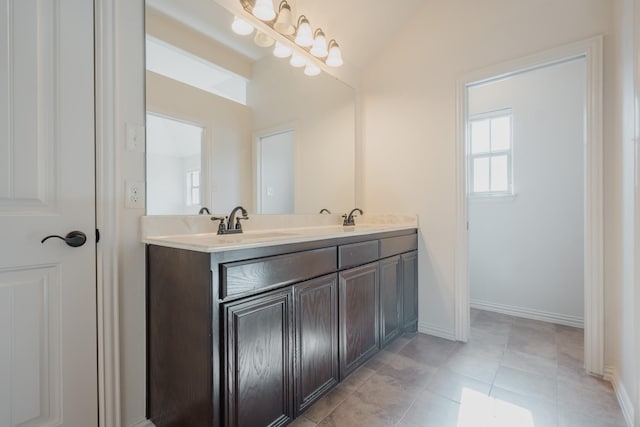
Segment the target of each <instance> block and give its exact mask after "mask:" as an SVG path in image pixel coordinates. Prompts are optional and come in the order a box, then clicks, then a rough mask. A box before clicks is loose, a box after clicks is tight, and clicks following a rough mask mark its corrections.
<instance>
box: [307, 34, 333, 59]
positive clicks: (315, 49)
mask: <svg viewBox="0 0 640 427" xmlns="http://www.w3.org/2000/svg"><path fill="white" fill-rule="evenodd" d="M315 36H316V37H315V39H314V40H313V46H312V47H311V50H310V52H311V54H312V55H313V56H316V57H318V58H324V57H325V56H327V55H328V54H329V51H328V50H327V39H325V38H324V33H323V32H322V30H321V29H320V28H318V29H317V30H316V32H315Z"/></svg>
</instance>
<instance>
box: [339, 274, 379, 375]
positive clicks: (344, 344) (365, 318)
mask: <svg viewBox="0 0 640 427" xmlns="http://www.w3.org/2000/svg"><path fill="white" fill-rule="evenodd" d="M378 286H379V282H378V263H373V264H367V265H363V266H362V267H356V268H352V269H350V270H346V271H343V272H341V273H340V290H339V292H340V294H339V303H338V304H339V307H340V378H341V379H344V378H345V377H346V376H347V375H349V374H350V373H351V372H353V371H354V370H355V369H356V368H357V367H358V366H360V364H361V363H363V362H364V361H365V360H367V359H368V358H369V357H370V356H371V355H373V354H374V353H376V352H377V351H378V347H379V338H380V334H379V323H378V322H379V317H378V316H379V314H380V310H379V308H378V295H379V293H378Z"/></svg>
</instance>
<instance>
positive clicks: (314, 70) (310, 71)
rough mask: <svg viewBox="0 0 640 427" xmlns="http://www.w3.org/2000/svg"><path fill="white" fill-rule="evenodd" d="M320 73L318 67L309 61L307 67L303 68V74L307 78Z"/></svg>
mask: <svg viewBox="0 0 640 427" xmlns="http://www.w3.org/2000/svg"><path fill="white" fill-rule="evenodd" d="M320 71H321V70H320V67H318V66H317V65H316V64H314V63H313V62H311V61H309V62H307V66H306V67H304V74H305V75H307V76H317V75H318V74H320Z"/></svg>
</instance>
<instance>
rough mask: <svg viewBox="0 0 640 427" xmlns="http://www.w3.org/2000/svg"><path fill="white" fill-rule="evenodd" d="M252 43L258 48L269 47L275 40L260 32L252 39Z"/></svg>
mask: <svg viewBox="0 0 640 427" xmlns="http://www.w3.org/2000/svg"><path fill="white" fill-rule="evenodd" d="M253 41H254V42H255V43H256V44H257V45H258V46H260V47H269V46H271V45H273V43H274V42H275V40H273V39H272V38H271V37H269V36H268V35H266V34H265V33H263V32H262V31H257V32H256V37H255V38H254V39H253Z"/></svg>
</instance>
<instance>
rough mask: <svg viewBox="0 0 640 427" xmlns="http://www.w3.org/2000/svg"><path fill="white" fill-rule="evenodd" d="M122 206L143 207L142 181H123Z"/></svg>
mask: <svg viewBox="0 0 640 427" xmlns="http://www.w3.org/2000/svg"><path fill="white" fill-rule="evenodd" d="M124 193H125V194H124V197H125V199H124V207H125V208H128V209H144V208H145V185H144V182H135V181H125V192H124Z"/></svg>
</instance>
